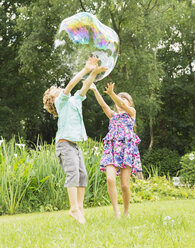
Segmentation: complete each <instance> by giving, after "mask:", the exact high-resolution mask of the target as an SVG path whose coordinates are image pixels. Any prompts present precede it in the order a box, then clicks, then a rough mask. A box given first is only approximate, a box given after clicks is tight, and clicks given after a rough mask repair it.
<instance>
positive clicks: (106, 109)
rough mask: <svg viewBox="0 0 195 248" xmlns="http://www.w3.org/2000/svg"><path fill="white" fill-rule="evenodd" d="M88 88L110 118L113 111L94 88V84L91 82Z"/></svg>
mask: <svg viewBox="0 0 195 248" xmlns="http://www.w3.org/2000/svg"><path fill="white" fill-rule="evenodd" d="M90 89H91V90H92V91H93V92H94V94H95V97H96V99H97V101H98V103H99V105H100V106H101V107H102V109H103V111H104V113H105V114H106V115H107V116H108V118H109V119H110V118H111V117H112V115H113V113H114V111H113V110H112V109H111V108H110V107H109V106H108V105H107V104H106V102H105V101H104V99H103V97H102V96H101V95H100V93H99V91H98V89H97V88H96V86H95V84H94V83H93V84H92V85H91V87H90Z"/></svg>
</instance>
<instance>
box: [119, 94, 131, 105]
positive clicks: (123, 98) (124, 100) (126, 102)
mask: <svg viewBox="0 0 195 248" xmlns="http://www.w3.org/2000/svg"><path fill="white" fill-rule="evenodd" d="M120 98H121V99H122V100H123V102H125V104H127V105H129V107H131V103H130V102H129V101H128V100H127V98H125V97H123V96H121V97H120Z"/></svg>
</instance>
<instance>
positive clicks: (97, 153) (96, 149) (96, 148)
mask: <svg viewBox="0 0 195 248" xmlns="http://www.w3.org/2000/svg"><path fill="white" fill-rule="evenodd" d="M93 148H94V151H95V152H94V154H95V155H97V156H98V155H99V154H100V153H99V151H98V147H97V146H94V147H93Z"/></svg>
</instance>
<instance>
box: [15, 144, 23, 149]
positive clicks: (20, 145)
mask: <svg viewBox="0 0 195 248" xmlns="http://www.w3.org/2000/svg"><path fill="white" fill-rule="evenodd" d="M16 145H17V146H18V147H19V148H20V147H22V148H24V147H25V144H16Z"/></svg>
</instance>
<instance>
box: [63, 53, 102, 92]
mask: <svg viewBox="0 0 195 248" xmlns="http://www.w3.org/2000/svg"><path fill="white" fill-rule="evenodd" d="M97 62H98V59H97V58H95V57H92V58H89V59H88V60H87V62H86V64H85V67H84V68H83V69H82V70H81V71H80V72H79V73H77V74H76V75H75V76H74V77H73V78H72V79H71V80H70V82H69V83H68V85H67V86H66V87H65V89H64V94H65V95H68V94H69V93H70V92H71V90H72V89H73V88H74V87H75V86H76V85H77V84H78V83H79V81H80V80H81V79H82V78H83V77H84V76H85V75H86V74H88V73H89V72H90V71H92V70H93V68H94V67H95V66H96V64H97Z"/></svg>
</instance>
